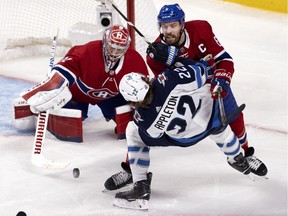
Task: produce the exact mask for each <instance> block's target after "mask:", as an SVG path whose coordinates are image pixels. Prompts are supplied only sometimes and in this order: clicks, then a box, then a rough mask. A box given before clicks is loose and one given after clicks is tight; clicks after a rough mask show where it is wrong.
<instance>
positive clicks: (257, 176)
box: [246, 173, 269, 182]
mask: <svg viewBox="0 0 288 216" xmlns="http://www.w3.org/2000/svg"><path fill="white" fill-rule="evenodd" d="M246 176H247V177H248V178H249V179H250V180H252V181H253V182H255V176H256V178H262V179H266V180H268V179H269V178H268V176H266V175H265V176H259V175H256V174H254V173H250V174H248V175H246Z"/></svg>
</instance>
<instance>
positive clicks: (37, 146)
mask: <svg viewBox="0 0 288 216" xmlns="http://www.w3.org/2000/svg"><path fill="white" fill-rule="evenodd" d="M58 32H59V29H57V34H56V35H55V36H54V37H53V42H52V49H51V56H50V61H49V68H48V72H47V74H46V76H48V75H49V74H50V73H51V70H52V67H53V65H54V58H55V52H56V45H57V38H58ZM48 118H49V111H46V112H41V113H39V115H38V119H37V125H36V132H35V138H34V143H33V151H32V156H31V162H32V164H34V165H35V166H38V167H42V168H48V169H63V168H66V167H67V166H68V165H69V163H66V162H63V163H61V162H55V161H51V160H48V159H46V158H45V157H44V155H43V145H44V141H45V134H46V130H47V123H48Z"/></svg>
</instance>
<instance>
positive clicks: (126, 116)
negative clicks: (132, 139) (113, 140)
mask: <svg viewBox="0 0 288 216" xmlns="http://www.w3.org/2000/svg"><path fill="white" fill-rule="evenodd" d="M132 119H133V110H132V108H131V106H130V105H123V106H119V107H116V115H115V122H116V132H117V139H119V140H122V139H126V127H127V124H128V122H129V121H131V120H132Z"/></svg>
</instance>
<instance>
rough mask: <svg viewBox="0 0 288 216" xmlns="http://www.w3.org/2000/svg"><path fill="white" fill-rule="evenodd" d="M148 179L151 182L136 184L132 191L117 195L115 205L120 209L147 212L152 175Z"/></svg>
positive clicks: (145, 181)
mask: <svg viewBox="0 0 288 216" xmlns="http://www.w3.org/2000/svg"><path fill="white" fill-rule="evenodd" d="M147 178H150V182H149V180H148V179H147V180H142V181H138V182H135V183H134V185H133V188H132V189H131V190H129V191H124V192H119V193H117V194H116V195H115V201H114V203H113V205H114V206H117V207H120V208H128V209H138V210H147V209H148V203H149V199H150V193H151V189H150V184H151V179H152V173H148V174H147Z"/></svg>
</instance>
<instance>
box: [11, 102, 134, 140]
mask: <svg viewBox="0 0 288 216" xmlns="http://www.w3.org/2000/svg"><path fill="white" fill-rule="evenodd" d="M13 107H14V121H13V125H14V127H15V128H16V129H18V130H23V131H28V130H35V128H36V123H37V116H38V114H37V113H33V112H32V111H31V110H30V105H29V104H27V102H26V101H25V100H24V99H22V98H16V99H14V100H13ZM132 113H133V112H132V108H131V107H130V106H129V105H124V106H120V107H117V108H116V116H115V122H116V134H117V139H118V140H123V139H126V135H125V130H126V127H127V124H128V122H129V121H131V120H132V116H133V114H132ZM47 130H48V131H49V132H50V133H51V134H53V135H54V136H55V137H56V138H57V139H59V140H63V141H70V142H78V143H81V142H83V122H82V112H81V111H80V110H75V109H66V108H61V109H59V110H57V111H55V110H50V115H49V119H48V125H47Z"/></svg>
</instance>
